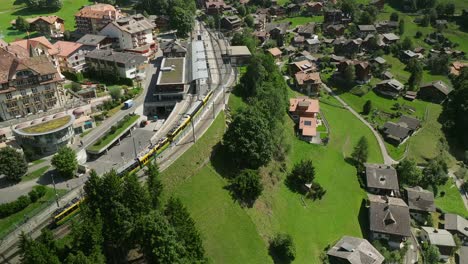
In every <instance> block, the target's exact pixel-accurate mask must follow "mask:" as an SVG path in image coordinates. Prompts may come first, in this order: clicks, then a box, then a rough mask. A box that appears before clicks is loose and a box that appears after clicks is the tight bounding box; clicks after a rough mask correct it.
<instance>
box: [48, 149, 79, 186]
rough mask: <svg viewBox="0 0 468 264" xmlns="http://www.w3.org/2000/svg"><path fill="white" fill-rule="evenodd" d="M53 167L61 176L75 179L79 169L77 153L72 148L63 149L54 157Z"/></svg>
mask: <svg viewBox="0 0 468 264" xmlns="http://www.w3.org/2000/svg"><path fill="white" fill-rule="evenodd" d="M51 163H52V165H53V166H54V167H55V169H56V170H57V171H58V173H59V175H60V176H62V177H65V178H73V176H74V175H75V172H76V170H77V169H78V161H77V160H76V153H75V151H73V150H72V149H71V148H70V147H62V148H61V149H59V151H58V152H57V154H55V155H54V156H53V157H52V162H51Z"/></svg>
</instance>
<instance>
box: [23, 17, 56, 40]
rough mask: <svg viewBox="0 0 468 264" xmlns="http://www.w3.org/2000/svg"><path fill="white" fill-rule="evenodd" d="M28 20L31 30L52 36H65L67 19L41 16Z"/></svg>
mask: <svg viewBox="0 0 468 264" xmlns="http://www.w3.org/2000/svg"><path fill="white" fill-rule="evenodd" d="M26 20H27V21H28V23H29V25H30V28H31V30H35V31H37V32H40V33H41V34H44V35H46V36H49V37H51V38H61V37H63V32H64V31H65V21H64V20H63V19H62V18H60V17H58V16H39V17H34V18H29V19H26Z"/></svg>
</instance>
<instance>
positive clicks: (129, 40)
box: [99, 14, 156, 56]
mask: <svg viewBox="0 0 468 264" xmlns="http://www.w3.org/2000/svg"><path fill="white" fill-rule="evenodd" d="M153 29H154V25H153V23H151V21H150V20H149V19H147V18H146V17H144V16H143V15H141V14H137V15H133V16H129V17H123V18H120V19H118V20H116V21H113V22H111V23H109V24H107V25H106V26H105V27H104V28H103V29H102V30H101V32H100V33H99V34H100V35H104V36H107V37H109V38H113V39H115V43H116V46H117V47H118V48H120V49H122V50H126V51H131V52H136V53H139V54H142V55H144V56H150V55H152V54H153V53H154V50H155V49H156V43H155V41H154V39H153Z"/></svg>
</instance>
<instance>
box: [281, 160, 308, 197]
mask: <svg viewBox="0 0 468 264" xmlns="http://www.w3.org/2000/svg"><path fill="white" fill-rule="evenodd" d="M314 179H315V167H314V164H313V163H312V160H310V159H308V160H301V161H300V162H299V163H296V164H294V167H293V169H292V171H291V172H290V173H289V174H288V177H287V184H288V185H289V186H290V187H291V188H292V189H294V190H296V191H301V190H305V184H311V183H313V181H314Z"/></svg>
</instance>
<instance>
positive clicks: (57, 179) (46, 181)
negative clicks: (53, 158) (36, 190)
mask: <svg viewBox="0 0 468 264" xmlns="http://www.w3.org/2000/svg"><path fill="white" fill-rule="evenodd" d="M52 178H53V181H52ZM68 180H70V179H68V178H64V177H61V176H60V175H59V174H58V172H57V171H56V170H55V169H52V170H49V171H47V172H46V173H44V174H43V175H42V176H41V177H39V178H38V179H37V181H36V182H37V183H38V184H40V185H50V184H53V183H55V184H59V183H62V182H66V181H68Z"/></svg>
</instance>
